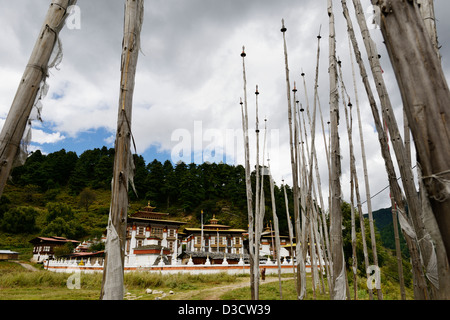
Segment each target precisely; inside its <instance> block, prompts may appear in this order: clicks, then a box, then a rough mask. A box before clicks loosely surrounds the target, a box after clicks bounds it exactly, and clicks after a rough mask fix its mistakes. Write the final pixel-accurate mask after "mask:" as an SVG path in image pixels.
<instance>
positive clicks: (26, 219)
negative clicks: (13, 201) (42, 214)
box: [0, 207, 38, 234]
mask: <svg viewBox="0 0 450 320" xmlns="http://www.w3.org/2000/svg"><path fill="white" fill-rule="evenodd" d="M37 215H38V212H37V211H36V210H35V209H33V208H31V207H15V208H10V209H9V210H8V211H6V212H5V213H4V214H3V218H2V219H1V220H0V229H1V230H2V231H4V232H8V233H12V234H18V233H33V232H36V231H37V227H36V217H37Z"/></svg>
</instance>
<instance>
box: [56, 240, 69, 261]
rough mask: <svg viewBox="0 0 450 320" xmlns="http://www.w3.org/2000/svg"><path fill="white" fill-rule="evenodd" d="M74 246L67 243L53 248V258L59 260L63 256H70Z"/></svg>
mask: <svg viewBox="0 0 450 320" xmlns="http://www.w3.org/2000/svg"><path fill="white" fill-rule="evenodd" d="M73 249H74V245H73V243H72V242H67V243H65V244H64V245H63V246H60V247H55V249H54V250H55V257H56V258H60V257H63V256H66V255H68V254H71V253H72V252H73Z"/></svg>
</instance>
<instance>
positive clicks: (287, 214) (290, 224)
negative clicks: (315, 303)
mask: <svg viewBox="0 0 450 320" xmlns="http://www.w3.org/2000/svg"><path fill="white" fill-rule="evenodd" d="M283 190H284V202H285V205H286V219H287V222H288V229H289V242H290V244H291V262H292V272H293V274H294V278H295V277H296V272H295V263H294V234H293V230H292V222H291V216H290V215H289V201H288V196H287V192H286V185H285V184H284V180H283Z"/></svg>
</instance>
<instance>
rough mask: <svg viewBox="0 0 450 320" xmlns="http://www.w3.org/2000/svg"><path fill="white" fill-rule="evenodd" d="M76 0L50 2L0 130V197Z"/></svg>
mask: <svg viewBox="0 0 450 320" xmlns="http://www.w3.org/2000/svg"><path fill="white" fill-rule="evenodd" d="M74 4H76V0H54V1H52V3H51V4H50V8H49V9H48V12H47V15H46V17H45V20H44V25H43V26H42V28H41V30H40V32H39V37H38V39H37V41H36V43H35V45H34V48H33V51H32V53H31V56H30V59H29V60H28V64H27V66H26V68H25V71H24V74H23V76H22V78H21V80H20V84H19V87H18V89H17V92H16V95H15V97H14V100H13V102H12V105H11V108H10V110H9V112H8V116H7V117H6V120H5V123H4V125H3V128H2V131H1V133H0V197H1V195H2V194H3V190H4V188H5V185H6V181H7V180H8V178H9V175H10V172H11V169H12V167H13V164H14V159H15V158H16V156H17V154H18V153H19V146H20V142H21V140H22V137H23V136H24V132H25V128H26V126H27V123H28V121H29V117H30V113H31V110H32V108H33V105H34V103H35V101H36V97H37V95H38V92H39V89H40V85H41V82H42V81H45V78H46V77H48V68H49V60H50V57H51V55H52V52H53V49H54V47H55V45H56V43H57V42H58V41H59V40H58V36H59V32H60V31H61V29H62V28H63V27H64V23H65V20H66V18H67V16H68V13H67V9H68V7H70V6H71V5H74Z"/></svg>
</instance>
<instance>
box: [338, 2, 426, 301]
mask: <svg viewBox="0 0 450 320" xmlns="http://www.w3.org/2000/svg"><path fill="white" fill-rule="evenodd" d="M341 2H342V7H343V9H344V12H343V13H344V17H345V19H346V20H347V27H348V34H349V35H350V39H351V42H352V46H353V51H354V53H355V58H356V61H357V63H358V66H359V70H360V74H361V79H362V82H363V84H364V88H365V90H366V93H367V97H368V99H369V105H370V108H371V111H372V115H373V119H374V123H375V127H376V130H377V133H378V141H379V143H380V147H381V155H382V157H383V159H384V162H385V165H386V172H387V175H388V179H389V185H390V188H391V194H392V196H393V199H394V200H395V203H396V204H397V207H398V212H399V214H400V215H405V214H406V209H405V206H404V199H403V196H402V192H401V189H400V186H399V185H398V181H397V176H396V174H395V168H394V164H393V162H392V158H391V155H390V153H389V147H388V145H387V141H388V140H387V137H386V133H385V131H384V130H383V125H382V122H381V119H380V115H379V113H378V107H377V104H376V102H375V97H374V95H373V92H372V89H371V86H370V83H369V80H368V75H367V71H366V68H365V65H364V62H363V61H362V57H361V52H360V50H359V47H358V43H357V41H356V36H355V31H354V29H353V23H352V21H351V19H350V15H349V13H348V8H347V5H346V1H345V0H342V1H341ZM404 218H405V220H409V219H408V217H406V216H405V217H404ZM402 229H403V228H402ZM405 239H406V242H407V244H408V248H409V250H410V254H411V261H412V265H413V273H414V274H415V286H416V288H417V290H415V296H416V298H417V299H426V298H427V297H428V294H427V288H426V283H425V279H424V274H423V269H422V265H421V263H420V257H419V255H418V250H417V247H416V245H417V243H416V242H415V240H414V239H413V236H411V237H410V236H409V235H407V234H406V235H405Z"/></svg>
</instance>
